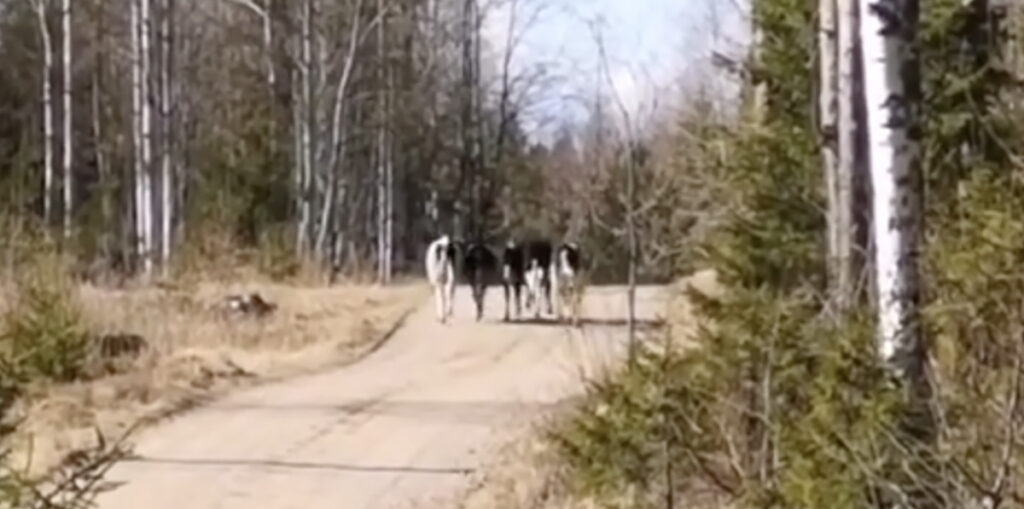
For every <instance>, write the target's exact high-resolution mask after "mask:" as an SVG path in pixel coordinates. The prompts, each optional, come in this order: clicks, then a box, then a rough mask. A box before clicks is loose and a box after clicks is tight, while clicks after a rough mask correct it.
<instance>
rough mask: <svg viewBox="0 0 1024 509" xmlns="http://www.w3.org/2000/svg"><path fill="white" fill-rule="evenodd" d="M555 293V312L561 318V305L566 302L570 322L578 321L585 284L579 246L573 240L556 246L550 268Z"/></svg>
mask: <svg viewBox="0 0 1024 509" xmlns="http://www.w3.org/2000/svg"><path fill="white" fill-rule="evenodd" d="M552 272H553V273H554V276H553V277H552V282H553V285H554V286H555V291H554V293H555V295H556V296H557V298H558V301H559V306H557V307H558V308H559V309H557V311H556V314H557V315H558V318H559V319H561V318H562V309H561V307H562V305H565V304H567V305H568V308H569V314H570V316H571V318H572V324H573V325H575V326H578V325H579V323H580V306H581V304H582V302H583V291H584V289H585V288H584V287H585V285H586V281H585V274H584V273H583V265H582V263H581V262H580V246H579V244H577V243H575V242H567V243H565V244H562V245H561V246H559V247H558V250H557V256H556V261H555V264H554V268H553V270H552Z"/></svg>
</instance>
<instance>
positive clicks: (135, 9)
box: [129, 0, 146, 264]
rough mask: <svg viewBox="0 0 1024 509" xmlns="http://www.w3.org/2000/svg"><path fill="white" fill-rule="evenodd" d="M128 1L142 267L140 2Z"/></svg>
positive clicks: (138, 244) (137, 224) (137, 246)
mask: <svg viewBox="0 0 1024 509" xmlns="http://www.w3.org/2000/svg"><path fill="white" fill-rule="evenodd" d="M129 1H130V7H129V9H130V13H129V17H130V20H131V21H130V23H129V24H130V25H131V26H130V29H131V46H132V51H131V53H132V162H133V163H134V164H133V166H134V168H133V169H134V172H133V173H134V175H135V182H134V189H133V191H134V193H133V195H134V199H135V255H136V257H137V259H138V261H139V263H140V264H144V261H143V260H144V258H145V253H146V229H145V227H144V225H145V217H146V211H145V193H143V186H144V182H143V174H144V173H145V172H144V171H143V166H142V48H141V41H140V37H139V35H140V34H141V32H142V30H141V19H140V17H139V2H140V1H141V0H129Z"/></svg>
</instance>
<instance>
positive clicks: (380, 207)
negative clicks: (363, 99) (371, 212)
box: [377, 0, 387, 283]
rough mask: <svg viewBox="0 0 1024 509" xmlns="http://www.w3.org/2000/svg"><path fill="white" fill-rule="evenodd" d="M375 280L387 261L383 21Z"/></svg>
mask: <svg viewBox="0 0 1024 509" xmlns="http://www.w3.org/2000/svg"><path fill="white" fill-rule="evenodd" d="M383 11H384V1H383V0H377V13H378V14H380V13H381V12H383ZM377 59H378V61H377V65H378V69H379V72H378V73H377V281H378V282H380V283H385V282H386V279H387V275H386V274H385V270H386V265H387V262H386V261H385V260H386V257H387V240H386V239H385V230H386V229H387V224H386V223H387V220H386V219H385V215H386V214H387V182H386V180H387V179H386V177H385V174H384V172H385V163H384V158H385V150H386V149H385V147H384V145H385V143H386V142H387V139H386V136H387V105H386V104H385V101H386V99H385V96H386V91H385V87H384V81H385V78H384V74H385V72H386V71H385V70H384V69H385V67H386V66H387V64H386V63H385V61H386V52H385V49H384V23H381V24H380V25H378V26H377Z"/></svg>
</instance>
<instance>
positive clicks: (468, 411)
mask: <svg viewBox="0 0 1024 509" xmlns="http://www.w3.org/2000/svg"><path fill="white" fill-rule="evenodd" d="M625 295H626V292H625V289H624V288H620V287H602V288H591V289H589V290H588V295H587V298H586V300H585V302H584V308H583V310H584V314H585V316H586V317H587V319H586V320H584V321H583V327H582V329H570V328H567V327H564V326H562V325H559V324H554V323H552V322H551V321H544V320H541V321H536V320H530V321H528V322H524V323H507V324H506V323H501V321H500V318H499V317H500V316H501V314H502V308H503V306H504V304H503V302H502V300H501V298H500V297H496V298H491V299H490V300H489V301H488V302H487V308H486V310H485V319H484V321H482V322H475V321H473V305H472V301H471V298H470V295H469V291H468V290H463V289H462V288H460V291H458V292H457V295H456V300H455V321H454V322H451V323H449V324H444V325H442V324H439V323H437V322H436V320H435V319H434V317H433V313H432V310H433V303H429V304H426V305H424V306H422V307H421V308H420V309H419V310H418V311H417V312H415V313H414V314H413V315H411V316H409V317H408V318H407V320H406V321H405V324H404V325H403V326H402V327H401V328H400V329H399V330H397V331H396V332H395V333H394V334H393V336H392V337H391V339H390V340H388V341H387V342H386V343H383V344H382V345H380V347H379V348H378V349H377V350H376V351H375V352H373V353H372V354H371V355H369V356H368V357H366V358H365V359H363V360H362V361H360V362H359V363H356V364H352V365H349V366H345V367H343V368H340V369H335V370H332V371H328V372H324V373H318V374H315V375H309V376H304V377H301V378H296V379H292V380H287V381H283V382H279V383H274V384H269V385H264V386H260V387H255V388H251V389H247V390H243V391H239V392H236V393H233V394H230V395H228V396H226V397H224V398H222V399H220V400H217V401H214V402H212V403H211V404H209V405H207V406H205V407H201V408H198V409H196V410H193V411H191V412H189V413H186V414H182V415H180V416H178V417H176V418H174V419H171V420H169V421H166V422H164V423H161V424H158V425H156V426H154V427H152V428H150V429H148V430H146V431H144V432H143V433H141V434H140V435H139V436H138V438H137V440H136V445H135V451H134V452H135V454H136V457H134V458H132V459H130V460H126V461H123V462H121V463H119V464H118V465H116V466H115V467H114V468H113V470H111V472H110V474H109V476H108V479H109V480H110V481H111V482H113V483H115V485H117V488H115V489H114V490H112V491H110V492H107V493H104V494H102V495H101V496H100V497H99V498H98V500H97V502H98V507H100V508H101V509H165V508H166V509H169V508H173V509H181V508H188V509H213V508H217V509H233V508H239V509H241V508H245V509H285V508H296V509H318V508H332V509H336V508H343V509H364V508H365V509H370V508H373V509H381V508H388V507H409V506H412V505H415V506H417V507H432V505H431V504H430V502H429V501H431V500H442V499H445V497H450V496H451V495H452V494H455V493H458V492H459V490H461V489H464V488H466V487H467V483H468V482H469V478H468V475H469V474H470V473H473V472H474V471H475V470H476V469H478V468H480V467H481V466H482V465H483V464H484V463H486V461H487V460H488V455H489V454H491V453H492V452H493V451H494V450H496V449H497V448H499V447H500V446H501V445H503V444H505V443H506V442H507V441H508V440H510V439H513V438H514V437H516V436H518V433H521V432H522V430H523V429H524V422H531V421H532V422H536V419H538V418H540V417H541V416H543V415H545V414H546V413H548V412H549V411H550V410H551V409H553V408H555V407H557V406H558V405H559V404H563V403H564V402H565V401H566V400H567V399H568V398H573V397H578V396H579V395H580V394H581V393H582V391H583V388H584V380H583V379H582V378H583V377H584V376H585V377H588V378H593V377H595V376H598V375H599V374H600V372H601V371H602V370H604V369H607V368H608V367H609V366H612V365H614V364H615V363H618V362H620V361H621V360H622V358H623V356H624V355H625V352H626V337H625V334H626V332H625V321H624V319H625V314H626V311H625V310H626V297H625ZM637 298H638V302H637V304H638V306H637V309H638V317H639V318H640V319H641V320H642V321H641V322H640V325H641V326H643V327H649V326H651V324H652V323H653V322H654V321H655V318H656V317H655V316H654V313H655V312H657V311H660V310H661V306H662V305H663V295H662V293H661V290H660V289H659V288H655V287H643V288H640V289H638V293H637ZM433 506H434V507H436V505H433Z"/></svg>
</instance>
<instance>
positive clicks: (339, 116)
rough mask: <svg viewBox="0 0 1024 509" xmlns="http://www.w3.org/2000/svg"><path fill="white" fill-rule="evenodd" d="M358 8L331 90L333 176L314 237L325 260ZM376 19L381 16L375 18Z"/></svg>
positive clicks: (342, 150) (342, 151) (356, 37)
mask: <svg viewBox="0 0 1024 509" xmlns="http://www.w3.org/2000/svg"><path fill="white" fill-rule="evenodd" d="M361 7H362V1H359V2H357V3H356V6H355V8H354V9H353V13H352V24H351V26H352V28H351V32H350V33H349V39H348V48H347V50H346V52H345V64H344V66H343V67H342V70H341V75H340V76H339V77H338V84H337V85H336V87H335V89H334V110H333V111H334V116H333V119H332V122H331V145H330V156H329V159H328V162H327V168H326V171H327V172H328V174H329V175H330V176H331V177H332V178H331V179H330V182H329V183H328V188H327V196H326V198H325V199H324V203H323V205H322V210H321V218H320V225H319V226H320V229H319V232H318V233H317V239H316V251H317V252H318V253H321V254H322V255H323V256H324V260H330V256H327V251H328V246H327V244H326V242H327V235H328V233H329V232H330V230H331V228H332V222H331V218H332V217H334V209H335V207H336V206H337V203H338V198H339V196H338V193H339V190H338V189H337V187H338V181H339V180H340V179H341V178H342V175H341V172H342V170H341V167H343V166H344V161H345V152H346V150H345V149H346V146H347V145H346V143H345V137H346V136H347V134H346V133H347V122H346V119H345V113H346V104H347V103H346V99H347V97H348V84H349V81H350V80H351V77H352V69H353V67H354V66H355V59H356V51H357V50H358V48H359V41H360V40H361V30H362V29H361V28H360V23H359V20H360V18H361V10H362V9H361ZM377 19H380V18H379V17H378V18H377ZM374 22H376V21H374ZM371 27H372V23H371Z"/></svg>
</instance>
